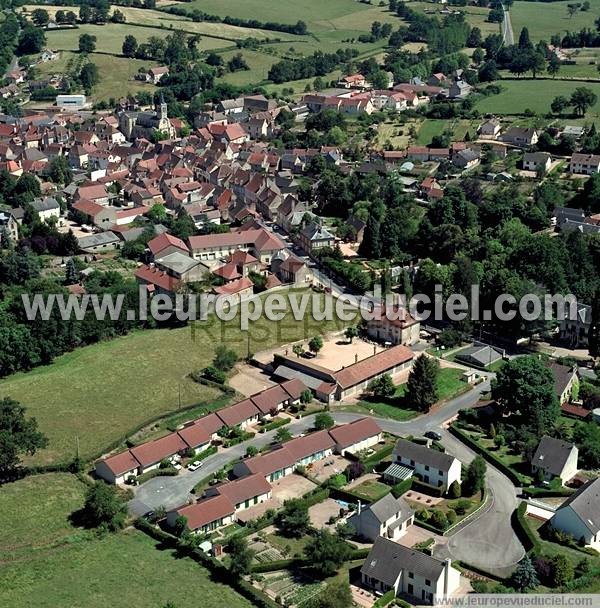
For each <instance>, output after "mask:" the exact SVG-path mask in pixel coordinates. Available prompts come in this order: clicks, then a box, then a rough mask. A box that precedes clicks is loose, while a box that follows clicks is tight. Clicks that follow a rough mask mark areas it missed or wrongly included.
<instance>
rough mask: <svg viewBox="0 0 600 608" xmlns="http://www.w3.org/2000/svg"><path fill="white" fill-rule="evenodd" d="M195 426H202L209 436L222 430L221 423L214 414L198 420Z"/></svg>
mask: <svg viewBox="0 0 600 608" xmlns="http://www.w3.org/2000/svg"><path fill="white" fill-rule="evenodd" d="M195 424H197V425H199V426H202V427H203V428H204V429H206V431H207V432H208V433H210V434H211V435H212V434H213V433H216V432H217V431H218V430H219V429H222V428H223V421H222V420H221V419H220V418H219V417H218V416H217V415H216V414H215V413H212V414H208V415H207V416H203V417H202V418H199V419H198V420H196V423H195Z"/></svg>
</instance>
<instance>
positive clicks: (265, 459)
mask: <svg viewBox="0 0 600 608" xmlns="http://www.w3.org/2000/svg"><path fill="white" fill-rule="evenodd" d="M243 463H244V464H245V465H246V467H247V468H248V470H249V471H250V472H251V473H260V474H261V475H264V476H267V475H271V473H274V472H275V471H281V470H282V469H286V468H289V467H292V466H293V465H294V464H296V458H294V455H293V454H292V453H291V452H290V451H289V450H288V449H286V448H285V446H284V447H280V448H275V449H274V450H272V451H270V452H267V453H266V454H259V455H258V456H254V457H252V458H247V459H246V460H244V461H243Z"/></svg>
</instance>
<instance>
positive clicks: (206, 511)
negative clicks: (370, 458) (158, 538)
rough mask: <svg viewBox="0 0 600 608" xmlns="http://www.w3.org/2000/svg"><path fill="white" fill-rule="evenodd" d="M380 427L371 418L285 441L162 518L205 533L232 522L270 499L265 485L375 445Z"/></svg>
mask: <svg viewBox="0 0 600 608" xmlns="http://www.w3.org/2000/svg"><path fill="white" fill-rule="evenodd" d="M381 436H382V434H381V428H380V427H379V425H378V424H377V423H376V422H375V421H374V420H373V419H372V418H360V419H359V420H355V421H354V422H351V423H348V424H344V425H340V426H336V427H334V428H332V429H330V430H322V431H316V432H314V433H310V434H308V435H305V436H303V437H296V438H295V439H290V440H289V441H286V442H285V443H283V444H281V445H279V446H277V447H276V448H275V449H273V450H272V451H270V452H267V453H265V454H259V455H257V456H253V457H251V458H246V459H244V460H242V461H241V462H239V463H237V464H235V465H234V467H233V474H234V476H235V477H236V479H234V480H233V481H226V482H224V483H222V484H219V485H217V486H213V487H211V488H209V489H207V490H206V491H205V493H204V496H203V498H202V499H201V500H200V501H198V502H196V503H194V504H192V505H186V506H183V507H180V508H178V509H173V510H172V511H169V512H168V513H167V523H168V524H169V525H170V526H174V525H175V522H176V521H177V519H178V518H179V517H185V519H186V520H187V527H188V529H189V530H190V531H191V532H193V533H197V534H206V533H208V532H211V531H213V530H216V529H217V528H220V527H221V526H226V525H228V524H230V523H232V522H234V521H236V519H237V513H238V512H239V511H243V510H245V509H248V508H250V507H252V506H254V505H257V504H260V503H262V502H264V501H266V500H269V499H270V498H271V497H272V489H271V483H272V482H275V481H277V480H278V479H281V478H282V477H285V476H287V475H290V474H292V473H293V472H294V471H295V469H296V468H297V467H298V466H301V465H307V464H310V463H312V462H316V461H318V460H322V459H323V458H328V457H329V456H331V455H332V454H333V453H334V452H335V453H337V454H346V453H357V452H360V451H362V450H364V449H367V448H369V447H371V446H372V445H375V444H376V443H377V442H379V441H380V440H381Z"/></svg>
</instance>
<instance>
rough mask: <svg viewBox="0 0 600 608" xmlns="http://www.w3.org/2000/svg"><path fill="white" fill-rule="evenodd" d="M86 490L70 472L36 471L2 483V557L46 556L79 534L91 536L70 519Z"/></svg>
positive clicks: (0, 540) (13, 559) (0, 518)
mask: <svg viewBox="0 0 600 608" xmlns="http://www.w3.org/2000/svg"><path fill="white" fill-rule="evenodd" d="M84 493H85V485H84V484H83V483H81V482H80V481H79V480H78V479H77V477H75V476H74V475H70V474H68V473H48V474H46V475H32V476H30V477H26V478H25V479H21V480H19V481H16V482H14V483H8V484H5V485H4V486H2V490H1V491H0V555H2V561H3V562H5V564H6V563H8V564H10V563H11V562H13V561H14V562H20V561H22V560H29V559H32V558H34V557H35V558H37V557H38V556H42V557H41V558H43V556H44V555H45V554H46V553H48V552H53V551H55V550H57V548H59V547H61V546H64V545H66V544H68V543H69V542H73V540H74V539H75V538H77V537H83V536H89V533H87V532H83V531H80V530H76V529H74V528H73V527H72V526H71V524H70V523H69V515H70V514H71V513H72V512H73V511H75V510H76V509H79V508H80V507H81V506H82V504H83V497H84ZM41 558H40V559H41ZM0 572H1V569H0ZM0 579H1V575H0ZM0 589H1V585H0ZM1 597H2V592H1V591H0V598H1ZM0 604H2V602H1V601H0ZM2 605H6V604H2Z"/></svg>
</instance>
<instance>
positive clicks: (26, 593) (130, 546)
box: [0, 529, 252, 608]
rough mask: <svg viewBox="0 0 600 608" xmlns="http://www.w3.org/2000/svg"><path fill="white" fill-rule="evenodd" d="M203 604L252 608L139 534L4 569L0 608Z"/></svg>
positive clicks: (129, 533) (198, 569) (83, 545)
mask: <svg viewBox="0 0 600 608" xmlns="http://www.w3.org/2000/svg"><path fill="white" fill-rule="evenodd" d="M40 533H42V534H43V530H42V529H40ZM32 598H35V600H34V601H33V600H32ZM198 598H201V600H199V599H198ZM199 601H200V603H201V605H202V606H203V607H205V608H220V607H221V606H228V607H231V608H250V607H251V606H252V604H250V602H248V601H247V600H245V599H244V598H242V597H241V596H240V595H238V594H237V593H236V592H235V591H233V590H232V589H231V588H230V587H228V586H227V585H224V584H222V583H216V582H214V581H212V580H211V578H210V574H209V573H208V571H207V570H205V569H204V568H202V567H200V566H199V565H198V564H197V563H196V562H194V561H192V560H191V559H189V558H180V557H178V556H177V555H175V552H174V551H172V550H165V549H162V548H161V547H159V546H158V543H157V542H156V541H154V540H152V539H150V538H149V537H147V536H145V535H144V534H142V533H141V532H138V531H137V530H128V531H126V532H121V533H119V534H111V535H107V536H105V537H102V538H94V539H86V540H83V541H81V542H75V543H72V544H69V545H66V546H64V547H61V548H60V549H59V550H56V551H53V552H51V553H48V554H47V555H45V556H43V557H42V556H39V557H38V556H36V555H33V556H30V557H29V558H28V559H27V560H25V561H21V562H18V563H14V564H8V565H3V567H2V568H0V606H6V607H7V608H13V607H14V608H16V607H18V606H31V605H32V604H35V606H37V608H56V607H57V606H60V607H61V608H81V607H83V606H85V608H106V606H111V608H131V606H152V607H154V606H156V607H157V608H161V607H162V606H164V605H166V603H167V602H172V603H173V604H174V605H175V606H196V605H198V602H199Z"/></svg>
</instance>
